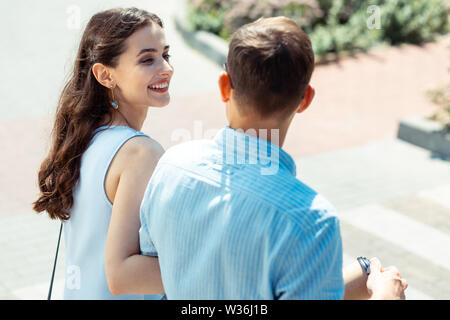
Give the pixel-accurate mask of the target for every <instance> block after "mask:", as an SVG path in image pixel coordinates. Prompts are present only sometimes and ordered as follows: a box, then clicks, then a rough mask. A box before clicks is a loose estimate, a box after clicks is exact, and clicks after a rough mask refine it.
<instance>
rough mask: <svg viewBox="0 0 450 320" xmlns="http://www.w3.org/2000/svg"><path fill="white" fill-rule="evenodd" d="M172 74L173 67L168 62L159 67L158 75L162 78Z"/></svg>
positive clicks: (165, 61)
mask: <svg viewBox="0 0 450 320" xmlns="http://www.w3.org/2000/svg"><path fill="white" fill-rule="evenodd" d="M172 73H173V66H172V65H171V64H170V63H169V61H167V60H164V62H163V64H162V66H161V70H160V74H161V75H164V76H171V75H172Z"/></svg>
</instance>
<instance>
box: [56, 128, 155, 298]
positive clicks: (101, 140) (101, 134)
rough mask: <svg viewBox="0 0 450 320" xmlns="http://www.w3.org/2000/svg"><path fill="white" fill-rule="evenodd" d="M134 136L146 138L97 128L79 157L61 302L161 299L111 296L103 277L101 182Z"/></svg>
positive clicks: (106, 217)
mask: <svg viewBox="0 0 450 320" xmlns="http://www.w3.org/2000/svg"><path fill="white" fill-rule="evenodd" d="M103 129H105V130H103ZM102 130H103V131H102ZM136 136H147V135H145V134H144V133H142V132H139V131H136V130H134V129H132V128H129V127H126V126H116V127H100V128H98V129H97V133H96V135H95V136H94V138H93V139H92V141H91V143H90V145H89V147H88V149H87V150H86V151H85V152H84V154H83V156H82V158H81V167H80V178H79V180H78V183H77V185H76V187H75V189H74V203H73V207H72V209H71V212H70V219H69V220H68V221H66V222H64V224H63V225H64V227H63V229H64V241H65V246H66V279H65V280H66V281H65V286H64V299H78V300H91V299H101V300H109V299H114V300H124V299H134V300H156V299H161V298H162V296H161V295H145V296H144V295H120V296H114V295H112V294H111V292H110V290H109V287H108V283H107V281H106V275H105V262H104V259H105V243H106V235H107V233H108V227H109V221H110V219H111V211H112V204H111V202H110V201H109V199H108V197H107V196H106V192H105V188H104V181H105V177H106V173H107V171H108V168H109V165H110V163H111V161H112V160H113V158H114V156H115V155H116V153H117V151H118V150H119V149H120V147H121V146H122V145H123V144H124V143H125V142H126V141H128V140H129V139H131V138H133V137H136ZM147 137H148V136H147Z"/></svg>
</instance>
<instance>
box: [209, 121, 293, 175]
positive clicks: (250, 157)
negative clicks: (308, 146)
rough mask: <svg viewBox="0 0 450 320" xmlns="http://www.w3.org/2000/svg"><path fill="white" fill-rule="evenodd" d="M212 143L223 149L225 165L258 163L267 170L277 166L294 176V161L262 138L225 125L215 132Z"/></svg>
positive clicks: (280, 149)
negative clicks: (230, 163)
mask: <svg viewBox="0 0 450 320" xmlns="http://www.w3.org/2000/svg"><path fill="white" fill-rule="evenodd" d="M247 132H248V131H247ZM214 141H215V142H216V143H217V144H218V145H219V146H220V147H222V148H223V160H225V161H226V163H229V162H230V160H232V162H233V163H232V164H236V163H238V164H244V163H245V164H252V163H253V164H256V163H258V164H259V165H262V166H263V167H268V168H269V167H272V168H273V167H278V166H279V167H281V168H284V169H286V170H287V171H288V172H289V173H291V174H292V175H293V176H294V177H295V176H296V165H295V162H294V159H292V157H291V156H290V155H289V154H288V153H287V152H286V151H284V150H283V149H282V148H280V147H279V146H278V145H276V144H273V143H271V142H269V141H267V140H265V139H263V138H258V137H256V136H254V135H251V134H247V133H245V132H244V131H243V130H239V129H238V130H235V129H233V128H231V127H230V126H228V125H227V126H226V127H225V128H222V129H220V130H219V131H218V132H217V134H216V136H215V137H214ZM267 172H270V171H267ZM267 174H269V173H267Z"/></svg>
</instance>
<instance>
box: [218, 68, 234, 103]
mask: <svg viewBox="0 0 450 320" xmlns="http://www.w3.org/2000/svg"><path fill="white" fill-rule="evenodd" d="M219 90H220V95H221V97H222V101H223V102H228V101H229V100H230V96H231V83H230V76H229V75H228V73H226V72H223V71H222V72H221V73H220V75H219Z"/></svg>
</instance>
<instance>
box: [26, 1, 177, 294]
mask: <svg viewBox="0 0 450 320" xmlns="http://www.w3.org/2000/svg"><path fill="white" fill-rule="evenodd" d="M168 50H169V47H168V46H167V44H166V40H165V36H164V31H163V24H162V22H161V20H160V19H159V18H158V17H157V16H156V15H154V14H151V13H148V12H146V11H144V10H139V9H136V8H128V9H111V10H107V11H103V12H100V13H97V14H95V15H94V16H93V17H92V18H91V19H90V21H89V23H88V25H87V26H86V29H85V31H84V34H83V37H82V39H81V43H80V46H79V50H78V54H77V57H76V60H75V66H74V69H73V74H72V76H71V78H70V79H69V81H68V83H67V84H66V85H65V87H64V89H63V91H62V93H61V97H60V100H59V105H58V109H57V112H56V120H55V123H54V127H53V132H52V135H53V141H52V145H51V149H50V152H49V154H48V156H47V158H46V159H45V160H44V162H43V163H42V165H41V168H40V171H39V187H40V191H41V194H40V196H39V198H38V200H37V201H36V202H35V203H34V210H35V211H37V212H42V211H47V212H48V214H49V216H50V217H51V218H52V219H60V220H62V221H63V222H64V224H63V225H64V239H65V245H66V284H65V289H64V298H65V299H143V298H144V294H162V293H163V292H164V290H163V286H162V282H161V275H160V270H159V265H158V260H157V258H149V257H144V256H139V255H138V253H139V239H138V231H139V227H140V222H139V204H140V202H141V199H142V196H143V193H144V191H145V187H146V186H147V182H148V180H149V178H150V176H151V174H152V171H153V169H154V167H155V166H156V163H157V161H158V159H159V158H160V157H161V155H162V154H163V152H164V150H163V148H162V147H161V145H160V144H159V143H158V142H157V141H155V140H153V139H151V138H150V137H148V136H147V135H145V134H143V133H141V132H140V129H141V128H142V125H143V123H144V120H145V119H146V116H147V111H148V107H149V106H151V107H164V106H166V105H167V104H168V103H169V101H170V96H169V93H168V87H169V84H170V80H171V77H172V74H173V68H172V66H171V65H170V62H169V53H168ZM110 222H111V227H110ZM109 228H111V229H112V230H111V232H112V234H114V238H113V239H111V241H110V243H111V245H113V246H117V247H118V251H119V252H122V251H125V252H127V253H128V254H129V255H131V254H134V255H133V256H132V259H128V260H127V265H126V267H127V268H128V269H127V270H132V272H133V275H134V277H133V276H128V277H127V282H129V285H131V286H132V287H133V288H135V289H136V290H135V291H134V292H133V293H135V294H127V295H119V296H114V295H113V294H112V293H111V291H110V290H109V287H108V283H107V280H106V273H105V261H104V259H105V254H104V252H105V244H106V238H107V233H108V229H109ZM136 261H137V262H138V263H135V262H136ZM134 266H136V267H134ZM144 273H145V276H143V274H144ZM142 278H145V281H141V279H142ZM133 280H136V281H138V283H133ZM150 298H156V299H160V298H161V295H155V296H150Z"/></svg>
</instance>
